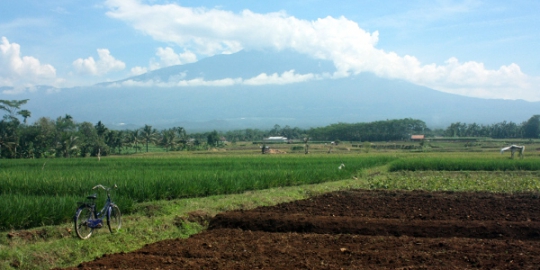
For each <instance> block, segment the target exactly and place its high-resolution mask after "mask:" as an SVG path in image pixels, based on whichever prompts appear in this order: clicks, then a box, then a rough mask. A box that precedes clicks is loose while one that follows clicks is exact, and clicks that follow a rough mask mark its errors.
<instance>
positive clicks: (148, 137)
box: [141, 125, 157, 153]
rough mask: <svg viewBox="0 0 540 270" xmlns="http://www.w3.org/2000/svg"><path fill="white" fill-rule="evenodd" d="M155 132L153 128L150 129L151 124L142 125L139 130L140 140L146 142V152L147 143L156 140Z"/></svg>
mask: <svg viewBox="0 0 540 270" xmlns="http://www.w3.org/2000/svg"><path fill="white" fill-rule="evenodd" d="M156 135H157V132H156V130H155V129H152V126H149V125H144V128H143V129H142V130H141V137H142V141H143V142H144V143H145V144H146V152H147V153H148V144H150V143H154V142H155V141H156Z"/></svg>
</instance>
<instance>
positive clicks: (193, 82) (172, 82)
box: [109, 70, 330, 87]
mask: <svg viewBox="0 0 540 270" xmlns="http://www.w3.org/2000/svg"><path fill="white" fill-rule="evenodd" d="M184 77H185V74H180V75H179V76H178V77H171V78H169V80H168V81H167V82H163V81H160V80H156V79H150V80H146V81H136V80H127V81H123V82H117V83H111V84H109V87H120V86H138V87H188V86H232V85H265V84H290V83H299V82H305V81H310V80H316V79H321V78H323V77H328V78H329V77H330V75H328V74H325V75H314V74H311V73H308V74H296V73H294V70H290V71H286V72H283V73H282V74H277V73H274V74H271V75H268V74H266V73H261V74H259V75H257V76H255V77H253V78H249V79H242V78H224V79H219V80H205V79H204V78H195V79H190V80H185V79H183V78H184Z"/></svg>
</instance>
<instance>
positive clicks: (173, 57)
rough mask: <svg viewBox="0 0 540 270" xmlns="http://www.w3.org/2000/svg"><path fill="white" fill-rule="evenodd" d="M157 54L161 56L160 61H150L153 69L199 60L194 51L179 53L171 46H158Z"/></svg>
mask: <svg viewBox="0 0 540 270" xmlns="http://www.w3.org/2000/svg"><path fill="white" fill-rule="evenodd" d="M156 56H158V57H159V61H155V60H153V61H151V62H150V69H151V70H155V69H159V68H164V67H169V66H174V65H183V64H187V63H193V62H196V61H197V56H196V55H195V54H194V53H193V52H190V51H185V52H184V53H179V54H177V53H175V52H174V50H173V49H172V48H170V47H167V48H161V47H160V48H158V49H157V52H156Z"/></svg>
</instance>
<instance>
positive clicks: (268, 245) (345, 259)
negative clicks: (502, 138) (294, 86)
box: [78, 190, 540, 269]
mask: <svg viewBox="0 0 540 270" xmlns="http://www.w3.org/2000/svg"><path fill="white" fill-rule="evenodd" d="M78 268H79V269H81V268H82V269H115V268H122V269H539V268H540V197H539V195H538V194H536V193H534V194H533V193H524V194H513V195H508V194H492V193H457V192H421V191H411V192H408V191H366V190H353V191H342V192H335V193H330V194H325V195H321V196H318V197H314V198H310V199H307V200H302V201H296V202H292V203H286V204H280V205H277V206H273V207H261V208H257V209H254V210H249V211H231V212H226V213H222V214H219V215H217V216H216V217H214V218H213V219H212V220H211V221H210V226H209V228H208V230H206V231H205V232H203V233H200V234H197V235H194V236H192V237H190V238H188V239H175V240H167V241H162V242H158V243H154V244H150V245H147V246H145V247H143V248H141V249H140V250H137V251H135V252H131V253H120V254H111V255H105V256H103V257H102V258H99V259H97V260H95V261H92V262H86V263H82V264H81V265H79V267H78Z"/></svg>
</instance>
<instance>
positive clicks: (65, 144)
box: [60, 135, 79, 158]
mask: <svg viewBox="0 0 540 270" xmlns="http://www.w3.org/2000/svg"><path fill="white" fill-rule="evenodd" d="M78 139H79V137H77V136H73V135H70V136H69V137H68V136H66V137H64V139H63V140H62V141H61V142H60V151H61V152H62V153H63V154H64V157H67V158H69V157H70V153H71V151H73V150H75V149H78V148H79V147H78V146H77V140H78Z"/></svg>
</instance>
